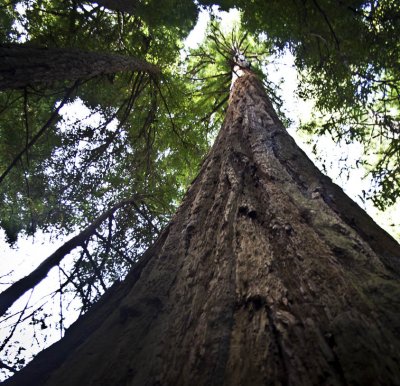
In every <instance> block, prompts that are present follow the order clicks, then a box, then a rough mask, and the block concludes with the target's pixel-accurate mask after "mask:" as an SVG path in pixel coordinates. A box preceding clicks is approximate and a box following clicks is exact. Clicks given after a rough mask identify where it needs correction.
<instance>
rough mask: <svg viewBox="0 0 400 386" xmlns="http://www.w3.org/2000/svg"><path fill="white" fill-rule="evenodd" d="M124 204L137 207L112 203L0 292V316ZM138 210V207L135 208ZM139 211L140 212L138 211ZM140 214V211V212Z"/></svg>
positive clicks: (129, 202)
mask: <svg viewBox="0 0 400 386" xmlns="http://www.w3.org/2000/svg"><path fill="white" fill-rule="evenodd" d="M125 205H134V207H135V209H136V208H138V206H137V205H136V203H135V201H134V200H133V199H127V200H122V201H120V202H119V203H118V204H116V205H114V206H113V207H112V208H111V209H109V210H107V211H106V212H104V213H103V214H101V215H100V216H99V217H97V218H96V219H95V220H94V221H93V222H92V223H91V224H90V225H89V226H87V227H86V228H85V229H84V230H83V231H82V232H81V233H79V234H78V235H76V236H75V237H73V238H72V239H71V240H69V241H67V242H66V243H65V244H63V245H62V246H61V247H60V248H58V249H57V250H56V251H55V252H54V253H53V254H52V255H50V256H49V257H48V258H47V259H45V260H44V261H43V262H42V263H41V264H40V265H39V266H38V267H37V268H36V269H35V270H33V271H32V272H31V273H30V274H29V275H28V276H25V277H24V278H22V279H20V280H18V281H17V282H16V283H14V284H13V285H11V286H10V287H9V288H7V289H6V290H5V291H3V292H2V293H1V294H0V316H1V315H3V314H4V313H5V312H6V311H7V310H8V308H9V307H11V306H12V304H13V303H14V302H15V301H16V300H18V299H19V298H20V297H21V296H22V295H23V294H24V293H25V292H26V291H28V290H30V289H31V288H34V287H35V286H36V285H37V284H39V283H40V282H41V281H42V280H43V279H44V278H45V277H46V276H47V274H48V273H49V271H50V270H51V269H52V268H53V267H55V266H57V265H58V264H59V263H60V262H61V260H62V259H63V258H64V257H65V256H66V255H67V254H68V253H70V252H71V251H72V250H73V249H75V248H76V247H78V246H80V245H82V244H83V242H84V241H85V240H86V239H88V238H89V237H90V236H92V235H93V234H94V233H95V231H96V229H97V228H98V227H99V226H100V225H101V223H102V222H103V221H104V220H106V219H107V218H108V217H110V216H111V215H112V214H113V213H114V212H115V211H116V210H118V209H120V208H121V207H123V206H125ZM137 210H138V209H137ZM139 213H141V212H139ZM141 214H142V213H141Z"/></svg>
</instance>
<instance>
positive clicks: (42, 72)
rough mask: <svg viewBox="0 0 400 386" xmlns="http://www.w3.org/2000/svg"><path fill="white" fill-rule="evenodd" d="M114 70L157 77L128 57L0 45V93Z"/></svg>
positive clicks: (152, 70)
mask: <svg viewBox="0 0 400 386" xmlns="http://www.w3.org/2000/svg"><path fill="white" fill-rule="evenodd" d="M118 71H136V72H139V71H142V72H147V73H149V74H153V75H157V74H159V69H158V68H157V67H156V66H154V65H152V64H150V63H147V62H146V61H144V60H140V59H137V58H134V57H130V56H123V55H116V54H103V53H99V52H88V51H80V50H74V49H68V48H38V47H34V46H30V45H22V44H21V45H20V44H9V45H3V46H0V90H5V89H15V88H23V87H26V86H29V85H32V84H36V83H42V84H48V83H52V82H55V81H58V80H65V79H68V80H77V79H86V78H89V77H93V76H96V75H104V74H113V73H115V72H118Z"/></svg>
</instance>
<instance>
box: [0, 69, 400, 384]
mask: <svg viewBox="0 0 400 386" xmlns="http://www.w3.org/2000/svg"><path fill="white" fill-rule="evenodd" d="M399 256H400V247H399V245H398V244H397V243H396V242H395V241H394V240H393V239H392V238H391V237H390V236H389V235H387V234H386V233H385V232H384V231H383V230H381V229H380V228H379V227H378V226H377V225H376V224H375V223H374V222H373V221H372V220H371V219H370V218H369V217H368V215H366V214H365V212H363V211H362V210H361V209H360V208H359V207H358V206H357V205H356V204H355V203H353V202H352V201H351V200H350V199H349V198H348V197H347V196H346V195H344V193H343V192H342V191H341V189H340V188H338V187H337V186H336V185H334V184H332V182H331V181H330V180H329V179H328V178H327V177H325V176H323V175H322V174H321V173H320V172H319V171H318V170H317V169H316V168H315V167H314V166H313V165H312V163H311V162H310V161H309V160H308V159H307V157H306V156H305V154H304V153H303V152H302V151H301V150H299V149H298V147H297V146H296V145H295V143H294V141H293V140H292V139H291V138H290V137H289V135H288V134H287V133H286V131H285V129H284V128H283V126H282V124H281V123H280V122H279V120H278V118H277V116H276V114H275V112H274V111H273V108H272V106H271V103H270V102H269V101H268V99H267V97H266V95H265V93H264V90H263V89H262V85H261V83H260V82H259V81H258V80H257V78H256V77H255V75H253V74H252V73H251V72H248V71H247V72H246V73H245V75H244V76H242V77H241V78H239V80H237V81H236V83H235V86H234V88H233V90H232V94H231V98H230V105H229V109H228V112H227V116H226V120H225V123H224V125H223V127H222V129H221V132H220V134H219V136H218V138H217V140H216V143H215V145H214V147H213V149H212V150H211V152H210V154H209V156H208V157H207V159H206V160H205V161H204V164H203V166H202V169H201V172H200V174H199V176H198V177H197V179H196V180H195V181H194V182H193V184H192V186H191V187H190V189H189V191H188V193H187V195H186V198H185V200H184V202H183V204H182V205H181V207H180V208H179V210H178V211H177V213H176V215H175V217H174V218H173V220H172V222H171V223H170V225H169V226H168V228H167V229H166V230H165V231H164V233H163V234H162V235H161V237H160V238H159V239H158V241H157V242H156V243H155V245H154V246H153V247H152V248H151V249H150V250H149V251H147V252H146V254H145V256H144V257H143V260H142V262H141V265H140V266H139V267H137V268H136V269H134V270H133V271H132V272H131V274H130V275H129V276H128V278H127V280H126V281H125V282H124V283H123V284H122V285H120V286H119V287H118V288H116V289H115V290H114V291H112V292H111V293H110V294H108V295H107V298H106V299H104V300H103V301H102V302H101V303H100V304H98V305H97V306H96V307H95V309H93V310H92V311H90V312H89V313H88V314H87V315H86V316H85V317H84V318H83V319H82V320H81V321H78V322H77V323H76V324H75V325H74V326H73V327H72V328H71V329H70V331H69V332H68V333H67V335H66V337H65V338H64V339H63V340H62V341H61V342H59V343H57V344H55V345H54V346H52V347H51V348H50V349H48V350H46V351H45V352H44V353H42V354H40V355H39V356H38V357H37V358H36V359H35V360H34V361H33V362H32V363H31V364H30V365H28V366H27V368H26V369H25V370H23V371H21V373H20V374H17V375H16V376H14V377H13V378H12V379H11V380H10V381H8V382H6V385H28V384H41V385H42V384H43V385H48V386H55V385H57V386H62V385H68V386H70V385H174V386H175V385H196V386H200V385H252V386H254V385H307V386H309V385H347V384H350V385H398V384H400V377H399V357H400V355H399V354H400V336H399V333H400V317H399V309H400V308H399V305H400V304H399V302H400V281H399V276H400V270H399ZM32 382H33V383H32Z"/></svg>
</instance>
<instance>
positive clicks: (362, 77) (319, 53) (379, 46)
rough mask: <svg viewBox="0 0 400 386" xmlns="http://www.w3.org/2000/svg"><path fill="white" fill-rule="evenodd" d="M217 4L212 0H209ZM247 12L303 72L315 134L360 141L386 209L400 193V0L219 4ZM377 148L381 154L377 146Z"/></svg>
mask: <svg viewBox="0 0 400 386" xmlns="http://www.w3.org/2000/svg"><path fill="white" fill-rule="evenodd" d="M201 3H202V4H205V5H209V4H210V2H208V1H201ZM218 3H219V4H220V5H221V6H222V7H223V8H227V7H229V6H238V7H240V8H241V9H242V10H243V13H244V17H243V21H244V24H245V27H246V29H247V30H249V31H252V32H258V33H265V34H266V35H267V37H268V39H269V41H271V42H273V50H275V51H276V52H282V51H284V50H286V49H289V50H290V51H291V52H292V53H293V54H294V56H295V60H296V66H297V68H298V70H299V71H300V73H301V84H300V89H299V90H298V93H299V95H300V96H301V97H302V98H304V99H312V100H314V101H315V104H316V110H315V113H316V114H315V117H314V119H315V122H316V123H317V124H316V125H315V129H314V130H313V134H316V135H321V134H323V133H325V132H329V133H330V134H331V135H332V137H333V138H334V139H335V140H337V141H341V140H342V139H343V140H348V141H355V140H356V141H359V142H360V143H362V144H363V146H364V149H365V155H364V157H363V159H362V160H360V163H364V164H366V163H370V164H371V166H370V167H369V170H370V173H371V175H372V176H373V178H374V179H375V181H376V184H377V188H376V189H374V190H372V191H371V193H370V198H372V199H373V201H374V203H375V204H376V205H378V206H379V207H380V208H385V207H386V206H388V205H392V204H393V203H395V202H396V200H397V199H398V198H399V196H400V175H399V169H398V167H397V166H396V165H398V161H399V157H400V147H399V141H398V139H399V117H398V114H399V107H400V105H399V104H400V102H399V101H400V96H399V86H400V85H399V77H398V62H399V57H400V52H399V48H400V46H399V44H398V38H397V37H398V36H399V34H400V23H399V20H400V19H399V16H400V4H399V2H398V1H394V0H381V1H373V0H371V1H370V0H356V1H354V0H351V1H350V0H341V1H331V0H311V1H297V0H296V1H291V0H290V1H289V0H271V1H268V2H266V1H263V0H253V1H251V2H249V1H245V0H236V1H233V0H232V1H229V0H224V1H221V2H218ZM372 149H375V151H371V150H372Z"/></svg>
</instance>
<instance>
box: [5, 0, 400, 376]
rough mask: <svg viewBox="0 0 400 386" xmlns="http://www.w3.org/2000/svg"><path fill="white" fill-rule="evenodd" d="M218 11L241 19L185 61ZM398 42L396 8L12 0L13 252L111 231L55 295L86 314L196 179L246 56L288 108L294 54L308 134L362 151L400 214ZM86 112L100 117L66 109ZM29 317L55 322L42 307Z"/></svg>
mask: <svg viewBox="0 0 400 386" xmlns="http://www.w3.org/2000/svg"><path fill="white" fill-rule="evenodd" d="M215 5H216V6H218V7H219V8H220V9H222V10H228V9H230V8H233V7H236V8H238V9H239V10H240V11H241V15H242V18H241V20H242V23H241V24H240V25H238V26H236V27H235V30H234V31H233V32H232V33H231V34H226V35H224V34H223V33H222V32H221V31H220V29H219V24H218V23H219V22H218V17H217V16H215V15H214V16H213V17H212V18H211V22H210V24H209V27H208V33H207V39H205V40H204V42H203V43H202V44H201V45H200V46H199V47H198V48H196V49H192V50H190V52H188V53H187V54H184V53H183V48H184V39H185V38H186V37H187V36H188V34H189V32H190V31H191V30H192V28H193V27H194V25H195V23H196V20H197V17H198V14H199V12H200V10H201V9H204V8H207V7H208V8H209V9H210V7H211V6H215ZM214 9H215V8H214ZM210 12H211V11H210ZM399 35H400V4H399V3H398V2H397V1H394V0H382V1H348V0H343V1H341V0H336V1H332V0H310V1H300V0H295V1H289V0H271V1H265V0H254V1H251V2H249V1H245V0H236V1H234V0H221V1H219V2H218V1H205V0H203V1H198V2H194V1H191V0H167V1H163V2H162V6H160V1H155V0H149V1H140V0H130V1H129V0H124V1H116V0H102V1H97V2H96V1H80V0H56V1H50V0H37V1H34V0H26V1H17V0H2V1H1V2H0V226H1V227H2V228H3V229H4V231H5V233H6V235H7V241H8V242H9V243H10V244H13V243H15V241H16V240H17V238H18V235H19V234H21V233H23V234H26V235H34V234H35V233H36V232H37V231H38V230H43V231H50V232H52V233H53V234H55V235H67V234H71V233H72V232H75V233H77V234H80V233H79V232H83V230H85V229H92V228H93V227H92V228H90V225H91V224H93V222H94V221H95V219H99V218H101V219H103V220H102V221H100V222H99V223H96V227H94V230H93V231H92V232H87V233H84V232H83V233H84V234H83V233H82V234H83V236H82V237H81V238H80V239H79V240H78V241H77V242H76V247H78V250H79V252H78V253H76V255H75V256H74V259H73V264H70V267H69V270H68V271H65V270H63V271H62V273H61V277H62V280H60V287H59V288H58V290H57V291H56V292H55V294H54V295H56V294H57V296H61V295H63V294H65V296H67V294H69V295H68V296H70V297H71V296H72V297H77V298H78V299H79V301H80V312H81V313H84V312H86V311H87V310H88V309H89V308H90V307H91V305H92V304H93V303H94V302H96V301H97V300H98V299H99V297H100V296H101V294H103V293H104V292H105V290H106V289H107V288H109V287H110V286H111V285H112V284H113V283H114V282H115V281H117V280H122V279H123V277H124V276H125V275H126V273H127V272H128V271H129V269H130V268H131V267H132V266H133V265H135V264H137V263H138V261H140V259H139V257H140V255H141V254H142V252H143V250H145V249H146V247H147V246H149V245H150V244H151V243H152V241H153V240H154V239H155V237H156V236H157V234H158V232H159V231H160V230H161V229H162V228H163V227H164V226H165V225H166V224H167V223H168V221H169V220H170V218H171V216H172V214H173V213H174V211H175V209H176V207H177V205H178V204H179V202H180V201H181V199H182V197H183V196H184V194H185V191H186V189H187V187H188V185H189V184H190V182H191V181H192V180H193V179H194V178H195V176H196V174H197V171H198V169H199V167H200V165H201V162H202V160H203V159H204V157H205V156H206V154H207V151H208V150H209V147H210V144H211V143H212V140H213V139H214V138H215V135H216V133H217V132H218V130H219V127H220V126H221V124H222V121H223V117H224V110H225V109H226V106H227V102H228V96H229V87H230V81H231V72H232V68H231V65H232V63H231V62H230V60H229V50H230V49H232V47H235V48H236V49H239V50H241V51H243V53H245V54H246V55H248V57H249V58H250V59H251V61H252V65H253V67H254V69H255V71H257V72H258V73H259V75H260V77H261V78H262V79H263V81H264V84H265V86H266V87H267V89H268V91H269V94H270V97H271V99H272V100H273V102H274V104H275V107H276V108H277V110H278V111H281V100H280V98H279V92H278V90H277V87H276V85H274V84H272V83H271V82H270V81H269V79H268V76H267V74H266V72H265V64H266V63H267V62H268V60H270V59H269V58H270V57H271V55H275V56H279V55H282V54H283V53H284V52H287V51H289V52H291V53H292V54H293V56H294V58H295V64H296V68H297V70H298V74H299V77H300V85H299V89H298V95H299V96H300V97H301V98H303V99H305V100H312V101H313V102H314V103H315V109H314V115H313V116H312V117H310V120H309V121H308V122H303V126H302V129H303V130H304V131H306V132H307V133H309V134H310V135H311V136H313V138H316V137H317V136H319V135H325V134H329V135H330V136H331V137H332V138H333V140H335V141H337V142H340V141H345V142H348V143H352V142H358V143H360V144H361V145H362V146H363V149H364V155H363V157H362V158H360V160H359V161H358V162H359V165H360V166H363V167H364V168H365V169H366V170H368V172H369V173H370V175H371V176H372V178H373V180H374V185H373V186H372V187H371V190H370V191H369V192H365V198H368V199H371V200H373V202H374V204H375V205H376V206H378V207H379V208H380V209H384V208H386V207H388V206H390V205H392V204H394V203H396V201H397V200H398V197H399V195H400V126H399V118H400V117H399V107H400V94H399V92H400V91H399V90H400V80H399V78H398V74H399V73H400V72H399V66H400V64H399V63H400V53H399V44H398V41H397V40H398V36H399ZM23 74H30V75H29V76H28V77H27V79H23V76H22V75H23ZM74 106H80V108H81V109H83V110H82V111H85V114H86V116H77V115H76V116H74V115H73V114H70V113H68V111H72V109H73V107H74ZM281 118H282V119H283V120H284V121H285V117H284V115H283V113H282V112H281ZM316 151H317V152H318V148H316ZM103 213H107V216H105V217H104V218H103V217H101V216H102V214H103ZM58 264H59V262H57V263H56V264H55V265H58ZM60 269H61V268H60ZM71 294H72V295H71ZM24 312H25V311H21V313H20V314H18V315H17V319H18V318H19V319H20V320H22V319H24V318H26V315H25V316H24V317H23V316H22V315H23V313H24ZM5 316H6V317H7V318H8V317H10V315H7V314H5ZM19 316H21V317H19ZM30 316H31V320H32V321H33V322H32V323H33V324H34V325H37V326H38V327H39V328H41V327H43V325H46V318H47V316H46V313H45V312H44V311H43V308H40V307H39V308H37V309H36V310H35V309H30ZM62 318H63V317H62V316H61V319H60V322H59V324H58V328H59V329H61V330H63V328H64V327H63V323H62ZM27 320H29V318H28V319H27ZM13 333H14V331H13V330H12V329H11V332H10V335H8V337H7V338H6V339H5V341H4V342H3V344H2V345H1V349H2V350H3V353H2V355H3V354H4V355H7V352H11V351H12V350H14V351H13V352H17V353H18V354H14V357H13V358H14V359H12V360H10V361H9V365H10V366H11V367H12V368H18V367H20V366H21V365H23V361H24V360H23V359H21V358H22V354H21V352H22V350H21V347H22V346H21V347H19V348H16V343H13V340H12V339H11V337H12V335H13Z"/></svg>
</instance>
